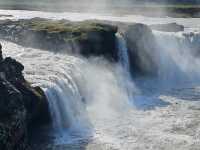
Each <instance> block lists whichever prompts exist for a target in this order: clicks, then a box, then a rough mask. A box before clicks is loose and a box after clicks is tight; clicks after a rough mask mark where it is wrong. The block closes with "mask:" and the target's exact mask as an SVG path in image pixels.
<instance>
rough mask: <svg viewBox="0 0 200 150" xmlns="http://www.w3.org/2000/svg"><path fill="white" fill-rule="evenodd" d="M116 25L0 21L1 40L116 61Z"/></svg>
mask: <svg viewBox="0 0 200 150" xmlns="http://www.w3.org/2000/svg"><path fill="white" fill-rule="evenodd" d="M116 32H117V27H116V26H114V25H109V24H103V23H96V22H94V21H83V22H69V21H67V20H60V21H55V20H54V21H53V20H48V19H41V18H33V19H30V20H19V21H11V20H6V21H5V20H4V21H0V38H3V39H7V40H10V41H12V42H16V43H18V44H21V45H23V46H27V47H34V48H40V49H45V50H52V51H54V52H67V53H73V54H82V55H83V56H86V57H88V56H91V55H98V56H99V55H104V56H106V57H110V58H114V59H116V58H117V55H116V53H115V50H116V47H115V46H116V44H115V43H116V38H115V33H116Z"/></svg>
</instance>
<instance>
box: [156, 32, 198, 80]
mask: <svg viewBox="0 0 200 150" xmlns="http://www.w3.org/2000/svg"><path fill="white" fill-rule="evenodd" d="M154 34H155V37H156V40H157V43H158V50H157V53H156V55H155V56H154V57H155V58H154V59H155V60H156V61H157V64H158V67H159V77H160V78H161V79H165V80H168V81H172V82H174V81H176V82H178V81H184V80H189V81H191V80H193V79H195V82H196V79H198V78H199V74H200V72H199V69H200V68H199V67H200V60H199V58H198V57H196V56H198V55H197V54H195V53H198V51H197V49H195V43H196V44H198V42H197V41H198V39H197V38H195V35H194V36H186V33H164V32H158V31H154ZM194 38H195V40H194ZM195 41H196V42H195Z"/></svg>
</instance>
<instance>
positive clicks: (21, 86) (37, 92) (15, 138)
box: [0, 57, 49, 150]
mask: <svg viewBox="0 0 200 150" xmlns="http://www.w3.org/2000/svg"><path fill="white" fill-rule="evenodd" d="M23 69H24V66H23V65H22V64H20V63H19V62H17V61H16V60H14V59H12V58H10V57H8V58H5V59H3V60H2V61H1V62H0V149H2V150H26V149H27V148H28V146H27V143H28V137H27V135H28V127H29V126H33V124H37V123H38V124H39V123H41V120H42V121H43V122H44V121H47V120H48V119H49V113H48V104H47V100H46V97H45V95H44V93H43V91H42V90H41V89H40V88H39V87H35V88H34V87H31V85H30V84H29V83H28V82H27V81H26V80H25V79H24V77H23V74H22V71H23Z"/></svg>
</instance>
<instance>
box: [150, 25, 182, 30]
mask: <svg viewBox="0 0 200 150" xmlns="http://www.w3.org/2000/svg"><path fill="white" fill-rule="evenodd" d="M150 27H151V29H153V30H158V31H164V32H180V31H184V26H183V25H179V24H177V23H168V24H154V25H151V26H150Z"/></svg>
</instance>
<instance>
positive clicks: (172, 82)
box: [0, 10, 200, 150]
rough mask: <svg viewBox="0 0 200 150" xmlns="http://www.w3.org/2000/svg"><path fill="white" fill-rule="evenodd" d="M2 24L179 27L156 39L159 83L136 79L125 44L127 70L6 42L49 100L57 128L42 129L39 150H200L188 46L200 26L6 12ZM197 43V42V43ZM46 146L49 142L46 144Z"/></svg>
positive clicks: (193, 62) (198, 91)
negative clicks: (38, 21) (45, 21)
mask: <svg viewBox="0 0 200 150" xmlns="http://www.w3.org/2000/svg"><path fill="white" fill-rule="evenodd" d="M0 14H5V15H8V14H9V15H13V17H1V18H0V19H24V18H26V19H27V18H33V17H42V18H50V19H68V20H71V21H82V20H86V19H99V20H109V21H123V22H140V23H145V24H155V23H170V22H176V23H179V24H182V25H184V26H185V28H186V30H185V31H184V32H179V33H165V32H159V31H153V33H154V35H155V37H156V40H157V41H158V43H159V47H160V49H158V50H157V53H156V55H155V56H154V57H155V58H154V60H155V61H156V62H157V64H159V65H158V68H159V73H158V76H157V77H137V78H131V77H130V73H129V67H130V66H129V60H128V53H127V48H126V44H125V41H124V39H123V37H122V36H121V35H116V37H117V38H118V42H117V43H116V44H118V48H119V52H120V53H119V55H120V62H119V63H111V62H109V61H108V60H106V59H105V58H102V57H91V58H88V59H86V58H84V57H82V56H73V55H67V54H59V53H56V54H55V53H53V52H48V51H43V50H39V49H33V48H26V47H23V46H20V45H17V44H14V43H11V42H8V41H4V40H0V43H2V45H3V53H4V56H11V57H13V58H15V59H17V60H18V61H20V62H22V63H23V64H24V66H25V71H24V75H25V77H26V79H27V80H28V81H30V82H31V83H33V85H35V86H37V85H39V86H41V87H42V88H43V89H44V90H45V92H46V95H47V98H48V101H49V106H50V110H51V115H52V118H53V126H52V128H50V129H46V128H45V129H41V135H38V137H37V139H36V142H35V145H33V146H36V149H42V150H44V149H52V150H53V149H55V150H66V149H81V150H82V149H85V150H93V149H97V150H116V149H117V150H133V149H135V150H136V149H137V150H146V149H149V150H161V149H163V150H169V149H171V150H198V149H199V147H200V82H199V81H200V59H199V58H198V57H195V56H193V55H192V54H191V53H190V52H189V50H190V47H189V46H188V45H187V43H186V42H184V40H185V37H184V36H183V34H185V33H189V32H192V33H195V34H198V33H199V29H200V19H197V18H192V19H191V18H190V19H186V18H184V19H183V18H149V17H143V16H133V15H126V16H109V15H97V14H86V13H85V14H84V13H69V12H66V13H48V12H39V11H24V10H0ZM192 40H194V39H191V41H192ZM43 138H47V139H48V140H46V141H45V142H41V141H44V140H43Z"/></svg>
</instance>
